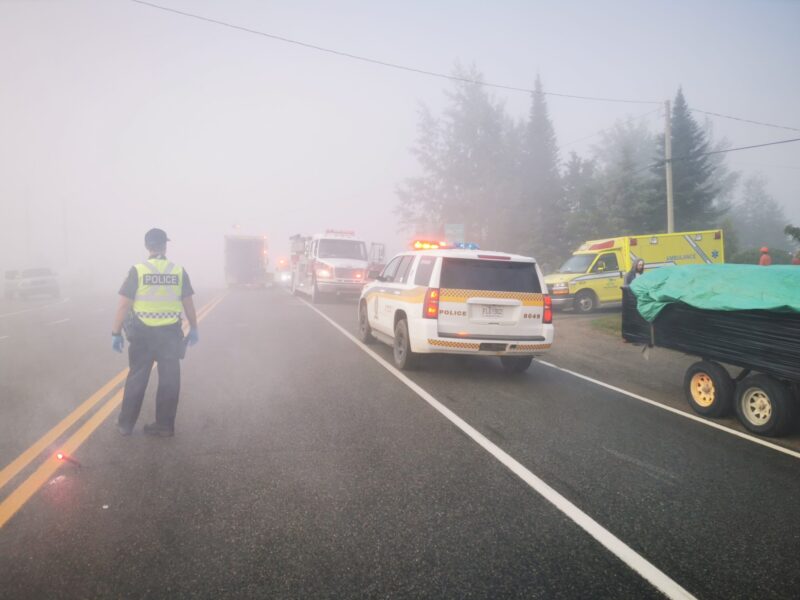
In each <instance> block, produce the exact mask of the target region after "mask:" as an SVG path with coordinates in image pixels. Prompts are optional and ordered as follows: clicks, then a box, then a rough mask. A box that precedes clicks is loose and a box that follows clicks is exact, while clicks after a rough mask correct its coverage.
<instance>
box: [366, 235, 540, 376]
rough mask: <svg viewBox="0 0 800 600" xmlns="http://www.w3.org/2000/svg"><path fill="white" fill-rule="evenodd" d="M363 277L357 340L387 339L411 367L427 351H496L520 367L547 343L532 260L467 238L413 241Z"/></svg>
mask: <svg viewBox="0 0 800 600" xmlns="http://www.w3.org/2000/svg"><path fill="white" fill-rule="evenodd" d="M414 248H415V250H412V251H408V252H403V253H401V254H398V255H397V256H395V257H394V258H393V259H392V260H391V261H390V262H389V263H388V264H387V265H386V267H385V268H384V269H383V272H382V273H381V274H380V275H377V274H375V275H376V279H375V281H373V282H371V283H369V284H367V285H366V286H365V287H364V289H363V291H362V293H361V299H360V301H359V306H358V324H359V328H358V333H359V338H360V339H361V341H363V342H365V343H370V342H372V341H374V340H375V339H378V340H380V341H382V342H384V343H386V344H389V345H390V346H392V348H393V350H394V362H395V365H397V367H399V368H400V369H410V368H413V367H414V366H416V365H417V364H418V362H419V359H420V355H422V354H431V353H446V354H474V355H489V356H499V357H500V361H501V363H502V365H503V368H504V369H505V370H506V371H507V372H512V373H513V372H521V371H524V370H525V369H527V368H528V367H529V366H530V364H531V361H532V360H533V358H534V357H535V356H539V355H541V354H543V353H545V352H546V351H547V350H548V349H549V348H550V346H551V345H552V343H553V311H552V305H551V300H550V297H549V296H548V295H547V294H546V293H545V290H546V289H547V288H546V287H545V285H544V279H543V277H542V273H541V271H540V270H539V267H538V266H537V264H536V261H535V260H534V259H532V258H529V257H526V256H517V255H512V254H504V253H501V252H490V251H482V250H480V249H479V248H477V246H475V245H474V244H467V245H465V244H460V245H457V246H450V245H449V244H445V243H441V242H440V243H436V242H422V241H417V242H415V243H414Z"/></svg>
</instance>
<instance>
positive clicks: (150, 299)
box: [111, 229, 199, 437]
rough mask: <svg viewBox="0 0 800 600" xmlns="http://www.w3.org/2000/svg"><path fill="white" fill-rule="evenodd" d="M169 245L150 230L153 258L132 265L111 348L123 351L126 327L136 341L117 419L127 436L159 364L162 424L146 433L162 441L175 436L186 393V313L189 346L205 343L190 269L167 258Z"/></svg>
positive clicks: (164, 236)
mask: <svg viewBox="0 0 800 600" xmlns="http://www.w3.org/2000/svg"><path fill="white" fill-rule="evenodd" d="M168 241H169V239H168V238H167V234H166V233H165V232H164V231H163V230H161V229H151V230H150V231H148V232H147V233H146V234H145V236H144V245H145V248H147V251H148V252H149V254H150V256H149V258H148V259H147V260H146V261H144V262H141V263H139V264H137V265H135V266H133V267H131V270H130V272H129V273H128V277H127V279H126V280H125V282H124V283H123V284H122V288H121V289H120V290H119V295H120V298H119V305H118V307H117V313H116V316H115V317H114V324H113V326H112V328H111V338H112V343H111V347H112V348H113V349H114V350H115V351H117V352H122V348H123V346H124V345H125V342H124V339H123V337H122V330H123V326H124V329H125V333H126V335H127V337H128V342H129V343H130V345H129V347H128V361H129V364H130V371H129V372H128V378H127V380H126V381H125V392H124V396H123V397H122V409H121V410H120V413H119V419H118V420H117V429H118V430H119V432H120V433H121V434H122V435H130V434H131V432H132V431H133V426H134V425H135V424H136V419H138V418H139V411H140V410H141V408H142V400H143V399H144V393H145V390H146V389H147V382H148V381H149V379H150V371H151V370H152V369H153V363H154V362H155V363H157V364H158V391H157V392H156V421H155V423H151V424H149V425H145V426H144V432H145V433H147V434H149V435H156V436H162V437H169V436H172V435H174V432H175V414H176V413H177V411H178V395H179V394H180V378H181V371H180V359H181V357H182V355H183V349H184V339H183V331H182V329H181V311H183V312H184V313H185V314H186V318H187V319H188V321H189V327H190V329H189V335H188V336H187V337H186V343H188V344H189V345H194V344H196V343H197V341H198V339H199V338H198V333H197V313H196V312H195V308H194V302H193V301H192V295H193V294H194V290H193V289H192V284H191V283H190V281H189V276H188V275H187V274H186V271H184V270H183V269H182V268H181V267H179V266H178V265H176V264H174V263H172V262H170V261H169V260H167V257H166V252H167V242H168Z"/></svg>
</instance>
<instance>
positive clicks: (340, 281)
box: [292, 230, 369, 302]
mask: <svg viewBox="0 0 800 600" xmlns="http://www.w3.org/2000/svg"><path fill="white" fill-rule="evenodd" d="M292 266H293V273H292V293H294V294H305V295H307V296H309V297H310V298H311V301H312V302H319V301H320V300H321V299H323V298H324V297H325V296H328V295H336V296H346V295H349V296H353V297H357V296H358V295H359V294H360V293H361V289H362V288H363V287H364V282H365V281H366V279H367V273H368V269H369V256H368V255H367V245H366V244H365V243H364V242H363V241H362V240H359V239H356V237H355V233H354V232H352V231H341V230H328V231H326V232H325V233H321V234H317V235H313V236H310V237H301V236H295V237H294V238H292Z"/></svg>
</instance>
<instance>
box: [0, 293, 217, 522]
mask: <svg viewBox="0 0 800 600" xmlns="http://www.w3.org/2000/svg"><path fill="white" fill-rule="evenodd" d="M225 295H226V294H224V293H223V294H222V295H220V296H219V297H217V298H216V299H215V300H212V301H211V302H209V303H208V304H207V305H206V306H204V307H203V310H201V311H199V313H202V314H198V316H197V321H198V322H200V321H201V320H202V319H204V318H205V317H206V316H208V314H209V313H210V312H211V311H212V310H213V309H214V308H216V306H217V305H218V304H219V303H220V302H222V300H223V299H224V298H225ZM122 394H123V390H119V391H118V392H117V393H116V394H114V395H113V396H112V397H111V398H110V399H109V400H108V401H107V402H106V403H105V404H103V406H101V407H100V408H99V409H98V410H97V412H95V413H94V414H93V415H92V416H91V417H90V418H89V419H88V420H87V421H86V422H85V423H84V424H83V425H81V427H80V428H79V429H78V430H77V431H76V432H75V433H73V434H72V436H70V437H69V439H67V441H66V442H64V443H63V444H62V445H61V447H60V448H59V450H60V451H61V452H63V453H64V454H65V455H66V456H71V455H72V454H73V453H74V452H75V451H76V450H77V449H78V448H79V447H80V446H81V444H83V442H85V441H86V440H87V439H88V438H89V436H90V435H92V433H94V431H95V429H97V428H98V427H100V425H101V424H102V423H103V421H105V420H106V419H107V418H108V416H109V415H110V414H111V413H112V412H113V411H114V409H115V408H116V407H117V406H118V405H119V403H120V402H121V401H122ZM61 465H62V462H61V461H60V460H58V458H56V456H55V455H51V456H48V457H47V458H45V461H44V463H43V464H42V465H41V466H39V468H38V469H36V471H34V472H33V473H32V474H31V475H30V476H29V477H28V478H27V479H26V480H25V481H23V482H22V483H21V484H20V485H19V487H18V488H17V489H15V490H14V491H13V492H11V494H9V495H8V497H6V498H5V499H4V500H3V502H2V503H0V529H2V527H3V526H4V525H5V524H6V523H7V522H8V520H9V519H10V518H11V517H13V516H14V515H15V514H16V512H17V511H18V510H19V509H20V508H22V506H24V504H25V503H26V502H27V501H28V500H30V498H31V496H33V495H34V494H35V493H36V491H37V490H38V489H39V488H40V487H42V486H43V485H44V484H45V483H46V482H47V480H48V479H50V477H51V476H52V475H53V473H55V472H56V471H57V470H58V468H59V467H60V466H61Z"/></svg>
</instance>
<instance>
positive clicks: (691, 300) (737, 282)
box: [630, 265, 800, 321]
mask: <svg viewBox="0 0 800 600" xmlns="http://www.w3.org/2000/svg"><path fill="white" fill-rule="evenodd" d="M630 287H631V291H632V292H633V293H634V295H635V296H636V302H637V305H638V307H639V312H640V313H641V315H642V316H643V317H644V318H645V319H647V320H648V321H653V320H654V319H655V318H656V317H657V316H658V313H660V312H661V310H662V309H663V308H664V307H665V306H666V305H668V304H672V303H674V302H682V303H684V304H688V305H689V306H693V307H694V308H700V309H705V310H722V311H733V310H774V311H778V312H798V313H800V266H796V265H772V266H769V267H760V266H758V265H682V266H676V267H662V268H659V269H653V270H652V271H646V272H645V274H644V275H641V276H640V277H637V278H636V279H635V280H634V281H633V283H631V286H630Z"/></svg>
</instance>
